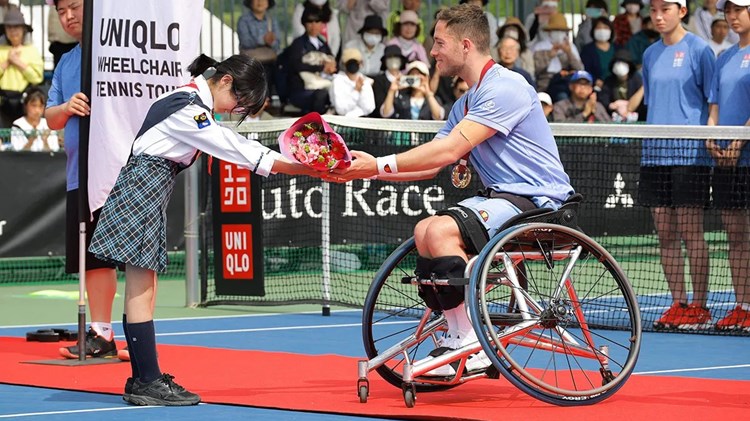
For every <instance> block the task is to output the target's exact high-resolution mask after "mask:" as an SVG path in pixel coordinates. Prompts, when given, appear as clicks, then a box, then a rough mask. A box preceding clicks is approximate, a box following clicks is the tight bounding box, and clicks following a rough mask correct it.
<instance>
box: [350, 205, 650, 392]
mask: <svg viewBox="0 0 750 421" xmlns="http://www.w3.org/2000/svg"><path fill="white" fill-rule="evenodd" d="M580 200H581V198H580V195H576V196H574V197H573V198H572V200H569V201H568V202H566V203H565V204H564V205H563V206H562V207H561V208H560V209H558V210H556V211H552V210H549V209H534V210H532V211H528V212H523V213H521V214H519V215H517V216H516V217H514V218H512V219H511V220H509V221H508V222H507V223H506V224H505V225H504V226H503V227H502V228H501V229H500V230H499V232H498V234H497V235H495V236H494V237H492V238H491V239H490V241H489V242H488V243H487V245H486V246H485V247H484V248H483V249H482V250H481V252H480V253H479V254H477V255H475V256H473V257H472V258H471V259H470V260H469V262H468V264H467V268H466V271H465V273H464V276H465V277H464V278H460V279H417V278H416V277H414V276H413V275H411V274H412V273H413V267H412V268H411V271H409V267H408V263H407V260H408V257H409V256H411V255H412V254H413V253H415V251H416V246H415V243H414V239H413V238H411V239H409V240H407V241H406V242H404V243H403V244H401V245H400V246H399V247H397V248H396V250H394V252H393V253H392V254H391V255H390V256H389V257H388V259H386V261H385V262H384V263H383V265H382V266H381V268H380V270H379V271H378V273H377V274H376V275H375V279H374V282H373V283H372V285H371V286H370V290H369V291H368V294H367V298H366V300H365V308H364V311H363V323H362V331H363V339H364V342H365V349H366V352H367V355H368V358H369V359H368V360H360V361H359V363H358V374H359V379H358V381H357V392H358V395H359V398H360V402H362V403H364V402H367V397H368V395H369V381H368V379H367V375H368V373H369V372H370V371H373V370H376V371H377V372H378V373H379V374H380V375H381V377H383V378H384V379H385V380H386V381H388V382H389V383H391V384H393V385H394V386H397V387H400V388H401V389H402V392H403V397H404V402H405V404H406V406H407V407H413V406H414V405H415V402H416V393H417V392H418V391H420V392H422V391H423V392H429V391H439V390H445V389H449V388H452V387H455V386H457V385H460V384H463V383H465V382H468V381H472V380H476V379H480V378H499V376H500V375H502V376H503V377H505V378H506V379H507V380H508V381H510V382H511V383H512V384H513V385H515V386H516V387H518V388H519V389H520V390H522V391H523V392H525V393H527V394H529V395H531V396H533V397H535V398H537V399H540V400H542V401H545V402H548V403H552V404H555V405H561V406H571V405H586V404H593V403H596V402H599V401H601V400H604V399H606V398H608V397H610V396H612V395H613V394H614V393H615V392H616V391H617V390H618V389H619V388H621V387H622V386H623V385H624V384H625V382H626V380H627V379H628V377H629V376H630V374H631V373H632V371H633V369H634V368H635V363H636V361H637V357H638V353H639V350H640V343H641V318H640V312H639V310H638V303H637V301H636V296H635V293H634V292H633V289H632V287H631V285H630V282H629V281H628V279H627V277H626V275H625V274H624V272H623V271H622V269H621V268H620V266H619V264H618V263H617V262H616V260H615V259H614V258H613V257H612V256H611V255H610V254H609V253H608V252H607V251H606V250H605V249H604V248H603V247H601V246H600V245H599V244H598V243H596V241H594V240H593V239H591V238H590V237H588V236H586V235H585V234H584V233H583V232H581V231H580V230H579V229H578V227H577V207H578V204H579V202H580ZM402 262H403V263H404V264H406V265H407V266H406V267H404V268H400V267H399V265H400V264H401V263H402ZM560 264H562V265H561V266H562V270H560V269H559V266H560ZM556 265H557V266H558V268H557V269H556V268H555V266H556ZM545 268H546V269H547V270H548V271H549V272H550V274H553V273H554V271H558V272H559V274H555V276H554V279H552V280H550V281H549V282H544V283H542V282H538V280H537V279H535V278H534V276H532V273H531V272H532V271H533V270H537V269H539V270H544V269H545ZM396 270H400V271H401V272H402V275H405V276H403V277H401V278H400V279H397V280H396V281H395V282H391V280H392V278H393V276H396V277H398V275H397V274H396V275H393V272H394V271H396ZM392 275H393V276H392ZM610 277H611V279H610ZM579 279H581V281H579ZM591 279H593V281H592V282H593V284H592V285H589V284H582V286H583V287H584V288H583V291H582V293H579V291H578V289H580V288H577V285H576V283H577V282H581V283H583V282H586V281H589V280H591ZM398 283H400V284H402V285H406V286H407V287H408V286H411V289H412V290H413V292H414V294H415V295H416V290H417V288H416V286H417V285H418V284H421V285H422V287H437V286H441V285H464V286H468V287H467V288H466V299H465V301H464V305H465V307H466V309H467V312H468V314H469V316H470V318H471V320H472V325H473V327H474V331H475V332H476V334H477V337H478V341H477V342H474V343H472V344H469V345H467V346H464V347H462V348H459V349H456V350H452V351H449V352H446V353H444V354H442V355H439V356H437V357H434V358H431V359H427V360H421V358H422V357H419V352H420V351H419V347H420V345H421V344H422V343H423V342H424V343H428V344H430V345H431V347H433V348H434V347H437V346H439V338H438V334H439V333H440V332H441V331H444V330H445V326H444V325H445V319H444V317H443V316H442V315H441V314H438V313H435V312H433V311H432V310H430V309H429V308H426V307H424V305H423V303H421V300H420V299H419V298H418V297H417V298H416V299H413V300H412V304H411V305H409V306H400V305H391V304H388V303H386V305H381V304H379V303H378V300H379V299H380V298H381V292H382V290H383V289H384V288H386V287H388V288H390V289H394V290H398V291H397V292H398V293H399V294H401V295H404V296H405V297H406V296H407V295H408V294H409V291H407V290H403V289H401V288H400V286H399V285H397V284H398ZM544 288H546V289H545V290H544V291H542V289H544ZM547 290H548V291H547ZM620 299H621V301H622V303H620ZM600 301H603V302H604V303H602V302H600ZM618 306H620V308H618ZM592 308H593V310H592ZM499 309H504V310H499ZM610 310H612V311H615V313H618V314H620V313H623V314H622V315H623V317H622V318H621V319H619V322H617V323H621V324H622V325H621V326H620V325H611V326H607V325H606V324H605V323H603V322H601V321H596V320H593V322H592V323H589V316H592V315H593V316H594V318H595V317H596V313H597V312H600V313H601V312H605V311H610ZM376 312H384V313H385V314H386V316H384V317H383V318H382V319H376V318H375V314H376ZM420 312H421V315H420V314H419V313H420ZM587 313H588V316H587ZM407 314H411V315H413V316H415V317H418V318H419V321H418V322H417V323H416V325H415V326H413V327H411V325H410V326H409V327H407V328H406V329H404V330H403V331H401V332H395V333H394V334H390V333H388V334H387V335H386V336H384V339H390V338H391V337H393V336H395V335H396V334H399V333H403V332H404V331H406V330H410V332H409V333H408V335H406V337H405V338H404V339H401V340H399V341H397V342H396V343H393V344H391V345H390V346H388V347H387V348H386V349H385V350H383V351H379V350H378V349H377V342H379V341H380V339H379V338H374V336H375V335H374V334H373V329H374V326H375V325H379V324H380V323H381V322H383V324H387V323H396V324H399V326H400V323H406V324H408V323H407V322H401V321H399V322H385V320H388V319H390V318H395V317H402V316H404V315H407ZM602 328H604V329H607V328H609V329H624V330H626V331H628V330H629V335H627V336H625V337H624V338H623V339H618V338H617V336H618V335H615V334H614V333H613V334H612V335H614V336H611V337H606V336H603V335H602V334H601V333H600V332H599V331H598V330H597V329H602ZM389 329H390V327H389ZM620 336H622V335H620ZM597 342H599V343H600V344H599V345H598V346H597ZM610 349H612V350H613V351H614V353H615V354H616V355H615V356H614V357H613V356H611V355H610ZM480 351H481V352H484V353H485V354H486V355H487V357H488V358H489V359H490V361H491V362H492V365H491V366H490V367H488V368H487V369H484V370H481V371H477V372H470V373H469V372H465V368H466V363H467V360H468V358H469V357H470V356H472V355H474V354H476V353H478V352H480ZM547 354H549V356H547ZM558 354H559V355H561V357H560V358H561V359H562V361H558V359H557V355H558ZM571 361H572V362H571ZM566 362H567V371H566V370H564V369H563V370H558V367H557V365H558V364H560V365H565V363H566ZM573 363H575V364H573ZM446 364H452V366H453V367H454V369H455V372H456V374H455V375H454V376H449V377H431V376H427V375H426V373H428V372H430V371H431V370H433V369H435V368H437V367H441V366H443V365H446ZM545 364H546V366H545ZM610 364H612V365H614V367H610ZM550 366H551V368H550ZM563 368H565V367H563ZM613 369H614V371H613ZM573 371H577V372H575V373H573ZM566 375H567V377H566ZM599 383H601V385H599Z"/></svg>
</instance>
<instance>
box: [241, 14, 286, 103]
mask: <svg viewBox="0 0 750 421" xmlns="http://www.w3.org/2000/svg"><path fill="white" fill-rule="evenodd" d="M242 4H244V5H245V7H247V8H248V11H247V12H245V13H244V14H243V15H242V16H240V18H239V20H238V21H237V36H238V37H239V40H240V52H241V53H242V54H245V55H247V56H250V57H253V58H255V59H257V60H259V61H260V62H261V63H263V68H264V69H265V70H266V74H267V75H272V74H273V72H274V71H275V68H276V57H277V55H278V54H279V53H280V52H281V46H280V42H279V41H280V40H281V32H280V31H279V23H278V21H276V20H275V19H273V18H271V14H270V13H268V10H269V9H272V8H273V7H274V5H275V4H276V3H275V1H274V0H243V2H242ZM266 79H267V82H268V92H269V94H270V93H271V91H272V88H273V82H272V81H273V78H271V77H268V78H266Z"/></svg>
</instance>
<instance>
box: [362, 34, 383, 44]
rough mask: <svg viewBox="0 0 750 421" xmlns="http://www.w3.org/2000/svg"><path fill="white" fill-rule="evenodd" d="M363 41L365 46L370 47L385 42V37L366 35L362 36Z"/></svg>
mask: <svg viewBox="0 0 750 421" xmlns="http://www.w3.org/2000/svg"><path fill="white" fill-rule="evenodd" d="M362 39H363V40H365V44H367V45H369V46H370V47H372V46H374V45H378V44H380V41H382V40H383V36H382V35H380V34H368V33H364V34H362Z"/></svg>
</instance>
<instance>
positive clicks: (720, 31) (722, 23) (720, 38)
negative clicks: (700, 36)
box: [708, 16, 734, 57]
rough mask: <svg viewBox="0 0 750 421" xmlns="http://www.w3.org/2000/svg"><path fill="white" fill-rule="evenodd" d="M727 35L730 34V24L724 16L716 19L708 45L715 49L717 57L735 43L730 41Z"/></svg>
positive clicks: (712, 25)
mask: <svg viewBox="0 0 750 421" xmlns="http://www.w3.org/2000/svg"><path fill="white" fill-rule="evenodd" d="M727 35H729V24H728V23H727V21H726V20H725V19H724V16H721V17H720V18H717V19H715V20H714V22H713V23H712V24H711V39H710V40H708V45H709V46H710V47H711V49H712V50H713V51H714V54H716V57H718V56H719V54H721V53H722V51H724V50H726V49H727V48H729V47H731V46H732V45H734V44H732V43H731V42H729V40H728V39H727V38H728V37H727Z"/></svg>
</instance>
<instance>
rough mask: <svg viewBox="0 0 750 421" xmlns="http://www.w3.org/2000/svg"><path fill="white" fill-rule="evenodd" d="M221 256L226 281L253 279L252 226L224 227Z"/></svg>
mask: <svg viewBox="0 0 750 421" xmlns="http://www.w3.org/2000/svg"><path fill="white" fill-rule="evenodd" d="M221 255H222V257H223V260H224V264H223V266H224V271H223V272H224V278H225V279H253V227H252V225H250V224H225V225H222V227H221Z"/></svg>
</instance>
